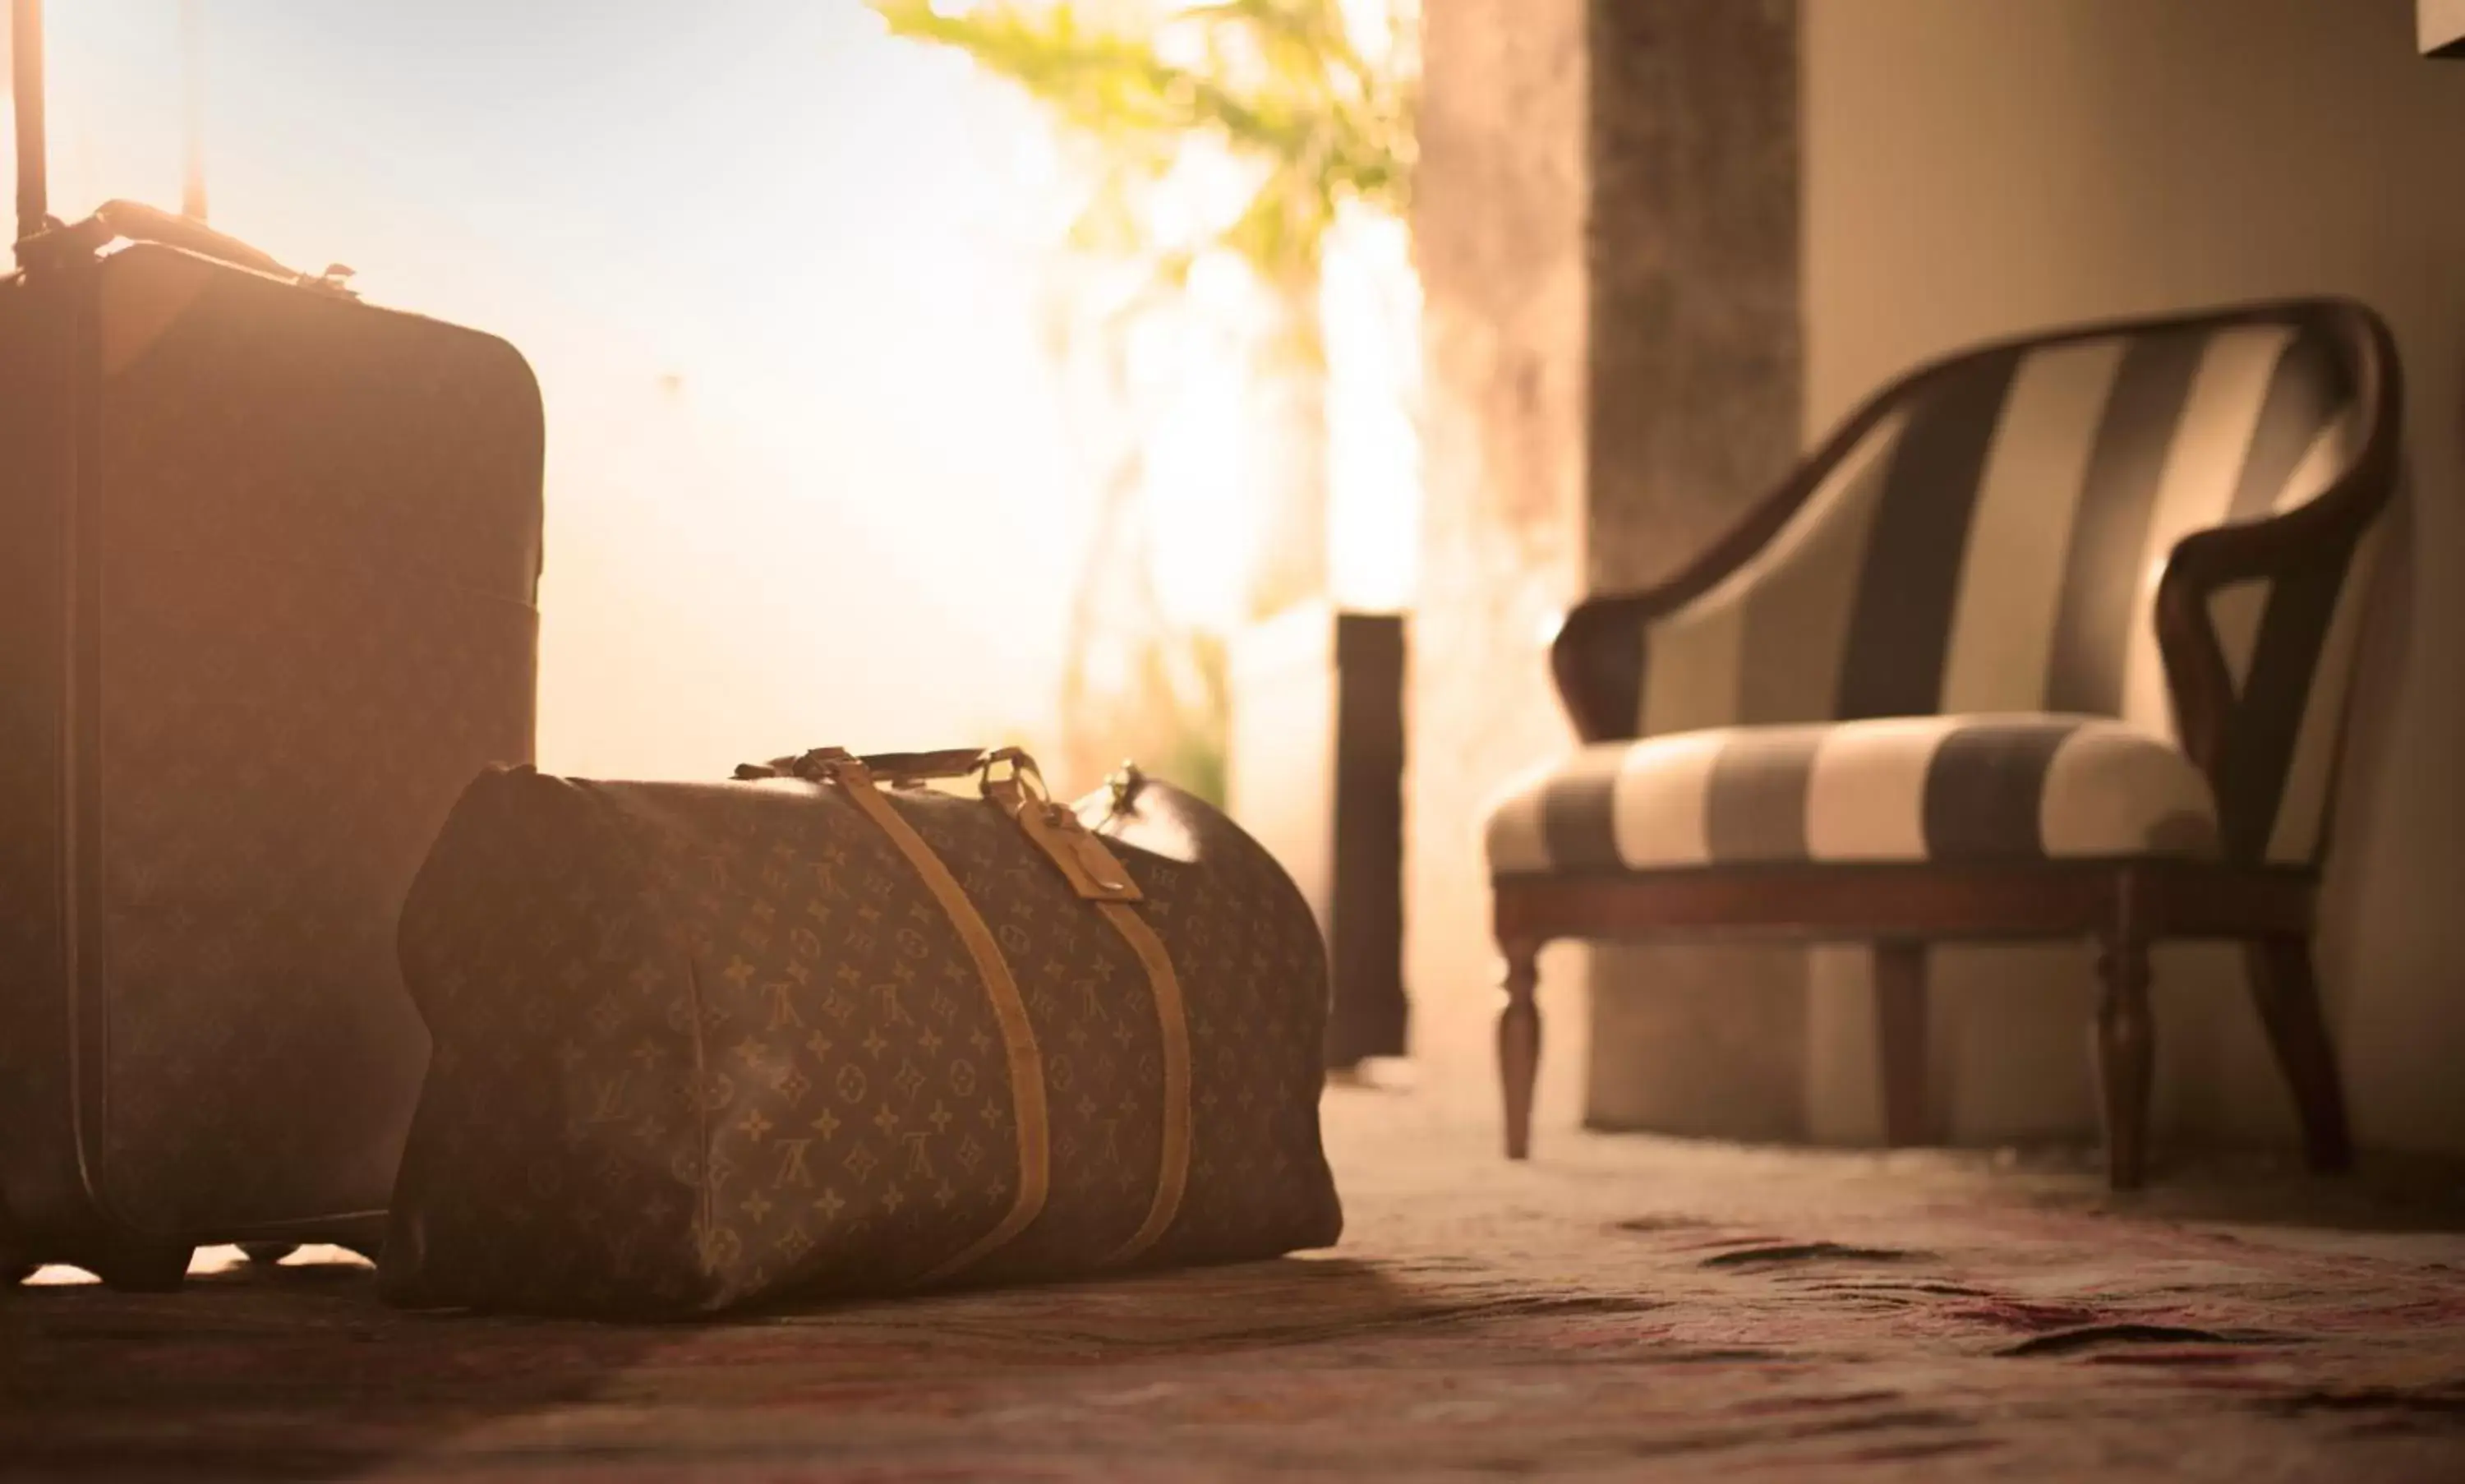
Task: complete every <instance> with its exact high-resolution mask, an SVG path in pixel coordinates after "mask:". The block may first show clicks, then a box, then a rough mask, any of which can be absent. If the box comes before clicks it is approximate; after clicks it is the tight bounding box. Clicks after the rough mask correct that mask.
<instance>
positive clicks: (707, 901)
mask: <svg viewBox="0 0 2465 1484" xmlns="http://www.w3.org/2000/svg"><path fill="white" fill-rule="evenodd" d="M401 951H402V963H403V970H404V974H405V978H406V981H407V983H408V984H409V986H410V988H411V994H412V996H413V998H414V999H415V1000H416V1001H417V1003H418V1005H419V1008H420V1010H421V1012H422V1014H423V1015H424V1016H425V1017H426V1019H427V1022H428V1026H429V1029H430V1031H431V1033H432V1035H433V1040H434V1051H433V1055H432V1058H431V1062H430V1065H429V1069H428V1074H427V1081H426V1084H425V1086H424V1088H423V1090H422V1093H421V1097H420V1102H419V1107H418V1111H417V1114H416V1117H415V1119H413V1122H412V1125H411V1138H410V1143H409V1147H408V1149H407V1151H406V1154H405V1157H404V1161H403V1165H402V1170H401V1174H400V1177H399V1180H398V1182H397V1184H396V1188H395V1191H394V1197H393V1202H392V1210H391V1217H390V1225H389V1231H388V1234H387V1238H386V1244H385V1249H384V1256H383V1263H382V1267H383V1279H384V1289H385V1292H386V1294H387V1296H389V1298H390V1299H392V1300H393V1301H395V1302H398V1303H402V1304H407V1305H413V1306H419V1307H467V1308H477V1309H488V1310H499V1311H507V1312H528V1313H539V1314H564V1315H579V1316H596V1317H603V1318H681V1317H689V1316H695V1315H704V1314H712V1313H717V1312H720V1311H723V1310H729V1309H735V1308H740V1307H744V1306H747V1305H770V1304H777V1303H782V1302H787V1301H790V1300H806V1299H814V1298H824V1297H830V1296H857V1295H881V1294H891V1293H899V1292H904V1291H911V1290H919V1289H927V1288H933V1287H939V1286H944V1285H952V1284H977V1283H998V1282H1023V1281H1030V1280H1036V1279H1049V1278H1061V1277H1070V1276H1077V1275H1082V1274H1099V1273H1105V1272H1112V1271H1122V1270H1131V1269H1140V1268H1155V1267H1165V1266H1172V1265H1187V1264H1199V1263H1215V1262H1228V1261H1238V1260H1246V1259H1255V1258H1265V1257H1271V1256H1275V1255H1277V1254H1280V1253H1284V1252H1289V1251H1299V1250H1303V1249H1309V1248H1318V1247H1324V1246H1328V1245H1331V1244H1332V1243H1333V1242H1334V1241H1335V1239H1336V1237H1337V1234H1338V1232H1339V1231H1340V1229H1341V1228H1342V1225H1343V1216H1342V1211H1341V1207H1340V1206H1339V1204H1338V1201H1337V1198H1336V1192H1335V1186H1334V1182H1333V1179H1332V1177H1331V1176H1330V1174H1329V1172H1328V1169H1327V1165H1326V1160H1325V1156H1324V1154H1323V1152H1322V1149H1321V1142H1320V1136H1319V1119H1318V1100H1319V1094H1320V1090H1321V1080H1322V1071H1321V1061H1322V1052H1321V1038H1322V1035H1323V1028H1324V1024H1325V1018H1326V1003H1327V979H1326V966H1325V949H1324V944H1323V940H1322V939H1321V936H1320V933H1319V930H1318V927H1317V924H1316V922H1315V921H1314V919H1313V918H1312V916H1311V913H1310V911H1309V908H1308V906H1307V904H1306V903H1305V902H1304V901H1303V899H1302V897H1301V896H1300V894H1299V891H1298V890H1297V889H1296V888H1295V886H1294V885H1293V883H1292V881H1291V880H1290V878H1289V877H1287V876H1286V875H1284V873H1283V871H1282V870H1281V869H1280V868H1279V867H1277V864H1276V863H1275V861H1274V860H1272V859H1271V858H1270V857H1269V856H1268V855H1267V853H1266V852H1265V851H1264V850H1263V849H1261V848H1260V847H1259V845H1258V844H1257V843H1256V842H1255V841H1254V840H1252V839H1251V838H1250V837H1249V836H1248V835H1246V834H1245V833H1243V832H1242V831H1240V830H1239V829H1238V828H1237V827H1236V826H1234V825H1233V823H1232V822H1231V821H1230V820H1228V819H1226V818H1225V817H1224V816H1223V815H1222V814H1221V813H1219V812H1217V811H1216V810H1215V809H1213V808H1210V807H1209V806H1208V805H1206V804H1205V803H1203V802H1201V801H1199V800H1197V799H1195V798H1193V797H1191V796H1190V795H1188V794H1187V793H1184V792H1182V791H1180V790H1178V789H1176V788H1174V787H1172V786H1169V785H1167V784H1165V783H1162V782H1160V781H1154V780H1149V779H1146V778H1144V777H1143V776H1141V775H1140V774H1138V772H1137V771H1136V770H1135V769H1124V770H1123V772H1122V773H1121V774H1119V775H1117V776H1116V777H1115V778H1114V780H1113V781H1112V782H1111V784H1110V785H1109V786H1107V787H1106V788H1105V789H1104V790H1102V791H1100V792H1099V793H1097V794H1095V795H1093V796H1091V797H1089V798H1088V799H1086V800H1083V801H1081V802H1079V803H1078V804H1077V805H1075V806H1071V805H1064V804H1060V803H1056V802H1055V801H1053V800H1052V799H1050V798H1049V797H1047V796H1046V794H1045V792H1044V789H1043V786H1042V783H1041V781H1040V779H1039V778H1038V776H1037V774H1036V772H1035V768H1034V764H1033V762H1032V761H1031V760H1030V759H1028V758H1027V757H1026V756H1025V755H1023V754H1021V753H1019V752H1017V751H1015V750H1011V749H1004V750H999V751H992V752H973V751H962V752H946V753H906V754H893V755H881V756H874V757H865V758H858V757H855V756H852V755H850V754H848V753H846V752H843V751H840V750H837V749H825V750H821V751H816V752H811V753H807V754H805V755H803V756H801V757H796V758H788V759H782V760H779V761H778V762H775V763H771V764H761V765H753V766H747V767H744V768H740V769H739V770H738V774H737V778H736V780H735V781H733V782H729V783H724V784H710V785H694V784H671V783H631V784H628V783H598V782H588V781H582V780H572V779H562V778H554V777H549V776H546V775H544V774H542V773H539V772H537V771H535V770H533V769H531V768H528V767H508V768H496V769H491V770H490V771H489V772H487V773H486V774H484V775H483V776H481V777H480V778H479V779H478V780H477V782H475V783H474V784H473V785H472V786H471V787H470V788H469V790H468V791H467V792H466V793H465V794H464V795H463V797H462V799H461V800H460V802H459V803H458V804H457V805H456V806H455V809H454V811H453V813H452V816H451V817H450V818H449V819H448V821H447V822H446V824H445V827H444V829H443V831H442V833H441V834H440V835H439V837H438V839H437V841H436V844H435V846H434V848H433V851H432V853H431V854H430V856H429V858H428V860H427V863H426V864H425V866H424V867H423V868H422V870H421V872H420V874H419V876H418V879H417V880H416V882H415V883H414V884H413V886H412V888H411V894H410V897H409V900H408V902H407V903H406V905H405V908H404V911H403V917H402V927H401Z"/></svg>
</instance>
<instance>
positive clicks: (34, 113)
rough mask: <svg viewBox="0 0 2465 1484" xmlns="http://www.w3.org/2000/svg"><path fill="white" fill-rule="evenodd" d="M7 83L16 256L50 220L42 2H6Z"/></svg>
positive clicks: (23, 252) (21, 258)
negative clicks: (13, 130) (13, 136)
mask: <svg viewBox="0 0 2465 1484" xmlns="http://www.w3.org/2000/svg"><path fill="white" fill-rule="evenodd" d="M9 62H10V78H9V87H10V92H11V101H12V102H13V103H14V104H15V107H16V116H17V235H16V238H15V241H16V245H17V260H18V262H20V263H21V264H22V263H23V262H24V261H25V257H26V244H27V243H28V242H29V241H32V240H33V238H35V237H39V236H41V235H42V234H43V233H45V232H47V231H49V230H50V229H51V228H53V227H56V226H57V225H59V224H58V223H56V222H55V221H53V220H52V215H51V203H50V200H49V196H48V182H47V179H46V176H45V173H44V161H45V152H44V148H43V0H10V4H9Z"/></svg>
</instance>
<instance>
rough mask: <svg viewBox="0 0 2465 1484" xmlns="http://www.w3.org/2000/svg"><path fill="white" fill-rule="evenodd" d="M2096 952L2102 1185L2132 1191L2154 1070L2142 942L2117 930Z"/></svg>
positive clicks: (2137, 1180)
mask: <svg viewBox="0 0 2465 1484" xmlns="http://www.w3.org/2000/svg"><path fill="white" fill-rule="evenodd" d="M2101 948H2102V951H2101V952H2100V953H2099V956H2098V961H2097V971H2098V978H2099V980H2100V981H2101V982H2102V985H2103V988H2104V994H2103V996H2102V997H2101V998H2100V999H2099V1003H2098V1008H2097V1074H2098V1083H2099V1089H2100V1091H2101V1092H2102V1093H2103V1095H2104V1101H2105V1160H2106V1175H2107V1182H2108V1184H2110V1185H2112V1186H2113V1187H2114V1188H2115V1189H2117V1190H2137V1189H2139V1188H2140V1185H2141V1182H2142V1181H2143V1179H2145V1178H2146V1176H2147V1172H2148V1094H2149V1086H2150V1083H2151V1082H2152V1080H2153V1079H2154V1077H2155V1074H2156V1068H2157V1057H2156V1052H2157V1028H2156V1024H2155V1021H2154V1020H2153V1019H2152V1018H2151V1017H2150V1015H2149V1012H2148V941H2147V940H2146V939H2145V938H2143V937H2141V936H2139V935H2138V934H2136V933H2132V932H2129V931H2122V932H2118V933H2116V934H2114V935H2112V936H2111V937H2109V938H2107V939H2106V940H2105V941H2104V942H2103V944H2102V945H2101Z"/></svg>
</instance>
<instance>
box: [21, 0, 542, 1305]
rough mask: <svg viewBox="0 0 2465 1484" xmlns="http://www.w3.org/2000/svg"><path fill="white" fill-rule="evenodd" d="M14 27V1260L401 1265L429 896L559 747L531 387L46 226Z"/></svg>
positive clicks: (270, 266)
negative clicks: (467, 821) (497, 780)
mask: <svg viewBox="0 0 2465 1484" xmlns="http://www.w3.org/2000/svg"><path fill="white" fill-rule="evenodd" d="M16 4H17V7H18V11H17V29H16V33H15V34H16V38H17V46H16V51H15V55H14V58H13V60H14V63H15V69H14V70H15V75H16V94H17V98H16V103H17V111H18V123H19V128H18V144H19V176H20V179H19V186H20V190H19V206H20V233H19V236H20V240H19V241H18V244H17V255H18V262H19V271H18V272H17V273H16V274H15V275H13V276H11V277H7V278H5V279H0V1267H5V1268H6V1269H7V1270H10V1271H11V1272H13V1271H18V1270H22V1269H23V1268H24V1267H25V1266H26V1265H28V1264H30V1263H33V1262H36V1261H60V1262H70V1263H76V1264H78V1265H80V1266H84V1267H86V1268H89V1269H92V1270H94V1271H96V1272H98V1273H100V1274H101V1275H102V1276H103V1277H104V1278H105V1279H106V1280H109V1281H112V1282H116V1283H120V1284H122V1285H127V1286H150V1285H160V1284H167V1283H172V1282H176V1281H177V1280H178V1277H179V1275H180V1274H182V1273H183V1272H184V1271H185V1270H186V1267H187V1265H188V1259H189V1251H190V1249H191V1248H192V1247H193V1246H196V1245H199V1244H203V1243H208V1242H225V1241H231V1242H240V1243H243V1244H266V1245H268V1246H270V1247H272V1248H274V1249H276V1250H279V1249H280V1248H281V1247H282V1246H283V1245H285V1244H289V1243H296V1242H300V1241H304V1240H323V1241H338V1242H343V1243H346V1244H349V1245H353V1246H359V1247H362V1248H363V1249H365V1250H373V1249H374V1247H375V1246H376V1244H377V1243H378V1242H379V1241H380V1240H381V1239H382V1233H383V1229H384V1226H383V1216H384V1207H385V1204H386V1198H387V1195H388V1192H389V1189H390V1187H391V1183H392V1178H393V1174H394V1170H395V1166H396V1163H397V1162H398V1160H399V1157H400V1151H401V1147H402V1142H403V1139H404V1135H405V1130H406V1128H407V1126H408V1123H409V1120H410V1117H411V1107H412V1104H413V1102H414V1100H415V1098H416V1096H417V1090H418V1084H419V1078H420V1074H421V1071H422V1068H423V1067H424V1065H425V1062H426V1057H427V1037H426V1033H425V1030H424V1029H423V1027H422V1026H421V1024H420V1022H419V1019H418V1016H417V1013H416V1011H415V1010H414V1009H413V1008H412V1006H411V1002H410V1000H409V999H408V997H407V996H406V994H405V992H404V989H403V986H402V982H401V976H400V971H399V967H398V964H397V963H396V960H395V957H394V952H393V928H394V922H395V918H396V914H397V913H398V911H399V908H400V903H401V899H402V896H403V894H404V892H405V891H406V889H407V888H408V886H409V884H410V881H411V876H412V875H413V874H414V872H415V871H416V869H417V867H418V865H419V862H420V859H421V858H422V856H423V854H424V853H425V852H426V851H427V848H428V846H429V844H430V842H431V840H432V839H433V836H434V833H435V831H436V829H437V827H438V825H439V824H440V823H441V822H442V820H443V819H444V817H445V814H446V811H447V810H448V808H450V807H451V806H452V804H453V802H454V800H455V796H456V794H457V793H458V792H459V791H460V790H461V788H462V787H463V786H465V785H466V784H468V783H469V781H470V780H471V778H472V777H473V776H474V775H475V774H476V773H477V772H478V771H479V770H480V769H481V768H482V767H483V766H485V765H486V764H491V763H515V762H522V761H524V760H526V759H528V758H529V757H530V756H531V748H532V734H533V708H534V691H535V673H536V655H537V612H536V609H535V607H534V601H535V595H536V590H537V580H538V576H539V572H540V538H541V476H542V468H541V464H542V441H543V432H542V412H541V405H540V398H539V394H538V388H537V387H536V385H535V384H534V382H533V380H532V377H531V374H530V371H529V369H528V367H527V366H526V365H524V363H523V361H522V357H521V356H520V355H519V354H518V353H516V352H515V351H514V350H513V349H512V347H510V346H508V345H506V344H505V343H502V342H500V341H498V340H495V339H492V338H490V337H488V336H485V335H480V334H476V333H474V332H472V331H469V330H465V329H459V328H455V327H454V326H452V325H448V324H442V323H438V322H435V321H430V320H425V319H420V318H417V317H414V316H411V315H406V314H397V313H391V312H388V311H385V310H381V309H377V308H373V307H370V306H368V305H366V304H364V303H361V302H359V301H358V300H357V299H355V298H354V297H353V296H352V295H351V294H350V293H349V292H348V291H347V290H345V289H344V288H343V287H341V285H340V284H339V282H338V281H337V280H336V279H335V277H333V276H331V275H327V276H322V277H313V278H312V277H303V276H301V275H298V274H293V273H290V272H287V271H285V270H283V269H282V268H281V267H280V266H279V265H278V264H277V263H275V262H274V261H273V260H272V259H270V258H268V257H266V256H265V255H263V254H260V253H256V252H255V251H254V250H253V249H250V248H247V247H245V246H243V245H241V244H239V243H236V242H233V241H232V240H231V239H229V238H227V237H223V236H221V235H220V234H218V233H213V232H211V231H208V230H206V229H205V228H204V227H203V226H202V224H200V223H196V222H193V221H189V220H187V219H184V218H178V217H171V216H168V215H167V214H166V213H163V212H159V211H154V210H148V209H145V208H140V207H131V206H127V205H125V204H122V203H114V204H113V205H111V206H108V207H106V208H104V209H103V210H101V211H100V212H98V213H97V214H96V215H95V216H94V217H92V218H89V219H88V220H86V221H83V222H79V223H77V224H74V225H63V224H61V223H59V222H56V221H54V220H52V219H51V218H49V217H48V216H47V215H46V214H45V213H44V210H43V200H42V195H43V181H42V155H41V128H40V122H41V115H40V104H41V100H40V83H41V75H40V70H39V64H40V58H39V48H38V47H36V46H32V45H30V44H29V42H30V41H33V40H38V37H39V33H38V26H37V24H36V17H35V15H34V10H35V7H34V6H33V4H32V3H31V0H16ZM255 1250H256V1251H263V1250H264V1249H263V1248H258V1249H255ZM8 1275H9V1273H8V1272H0V1277H6V1276H8Z"/></svg>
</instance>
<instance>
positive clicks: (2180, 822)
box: [1488, 714, 2218, 876]
mask: <svg viewBox="0 0 2465 1484" xmlns="http://www.w3.org/2000/svg"><path fill="white" fill-rule="evenodd" d="M1488 834H1489V842H1488V843H1489V866H1490V871H1491V874H1492V875H1499V876H1507V875H1532V874H1550V873H1562V872H1582V873H1596V872H1604V871H1612V872H1613V871H1661V870H1672V869H1686V868H1703V867H1711V866H1730V865H1770V864H1783V863H1796V864H1807V863H1827V862H1838V863H1842V864H1850V863H1881V862H1901V863H1910V862H1937V863H1945V864H1949V863H1962V862H1966V863H1984V862H1997V863H2012V862H2026V861H2046V860H2092V859H2133V858H2145V857H2155V856H2164V857H2188V858H2193V859H2198V858H2213V857H2214V856H2215V855H2216V854H2217V853H2218V845H2217V813H2216V804H2215V800H2214V797H2213V796H2212V794H2211V793H2210V788H2209V785H2208V780H2207V779H2206V778H2205V777H2203V776H2202V775H2201V773H2200V770H2199V769H2198V767H2197V766H2195V765H2194V764H2192V762H2191V760H2190V759H2189V758H2188V757H2187V755H2185V754H2184V752H2183V751H2182V749H2180V748H2179V747H2177V746H2175V745H2174V744H2173V743H2172V742H2167V741H2166V740H2165V739H2164V738H2162V737H2156V736H2152V735H2150V734H2149V733H2147V732H2144V731H2141V730H2138V729H2136V728H2134V727H2131V726H2128V725H2125V724H2124V723H2122V722H2120V721H2113V720H2105V719H2102V718H2094V717H2077V716H2054V715H2040V714H2020V715H1993V716H1953V717H1906V718H1899V717H1896V718H1887V719H1882V720H1861V721H1841V722H1833V723H1829V724H1823V725H1808V726H1740V727H1721V728H1717V729H1713V730H1709V731H1698V732H1678V733H1673V734H1670V735H1668V736H1663V737H1653V738H1647V739H1645V740H1643V741H1640V742H1611V743H1606V744H1603V745H1599V746H1592V747H1587V748H1585V749H1584V750H1582V751H1580V752H1578V753H1576V754H1574V755H1573V756H1572V757H1570V758H1567V759H1565V760H1563V761H1562V762H1560V763H1559V764H1556V765H1554V766H1552V767H1550V768H1547V769H1545V770H1543V771H1542V772H1539V773H1537V774H1534V775H1532V776H1530V777H1528V778H1525V779H1523V780H1522V781H1521V782H1520V783H1518V784H1517V785H1515V786H1513V787H1512V788H1511V789H1509V790H1508V792H1507V793H1506V794H1505V796H1504V797H1503V798H1502V799H1501V800H1500V801H1499V804H1498V805H1497V806H1496V808H1494V809H1493V810H1492V811H1491V814H1490V818H1489V831H1488Z"/></svg>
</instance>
